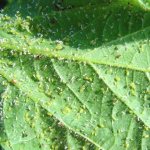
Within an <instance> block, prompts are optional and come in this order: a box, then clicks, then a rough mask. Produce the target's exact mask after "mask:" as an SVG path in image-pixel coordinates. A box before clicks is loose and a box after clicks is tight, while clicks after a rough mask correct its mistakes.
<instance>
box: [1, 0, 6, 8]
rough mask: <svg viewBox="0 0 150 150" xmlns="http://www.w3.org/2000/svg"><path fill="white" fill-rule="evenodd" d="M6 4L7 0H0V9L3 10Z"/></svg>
mask: <svg viewBox="0 0 150 150" xmlns="http://www.w3.org/2000/svg"><path fill="white" fill-rule="evenodd" d="M6 4H7V0H0V9H3V8H4V7H5V6H6Z"/></svg>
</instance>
